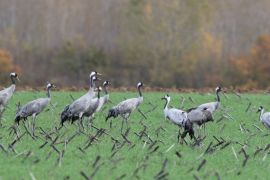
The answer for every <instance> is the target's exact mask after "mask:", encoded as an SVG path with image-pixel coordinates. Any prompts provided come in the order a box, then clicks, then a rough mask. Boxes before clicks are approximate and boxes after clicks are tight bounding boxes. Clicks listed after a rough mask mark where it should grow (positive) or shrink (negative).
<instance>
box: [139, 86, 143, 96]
mask: <svg viewBox="0 0 270 180" xmlns="http://www.w3.org/2000/svg"><path fill="white" fill-rule="evenodd" d="M138 92H139V96H140V97H142V92H141V87H138Z"/></svg>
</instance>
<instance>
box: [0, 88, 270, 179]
mask: <svg viewBox="0 0 270 180" xmlns="http://www.w3.org/2000/svg"><path fill="white" fill-rule="evenodd" d="M44 94H45V93H44V92H37V93H35V92H31V93H30V92H17V93H16V94H15V95H14V96H13V98H12V100H11V101H10V103H9V107H8V108H7V110H6V111H5V113H4V116H3V117H4V120H3V124H4V127H3V128H1V130H0V143H1V145H3V147H4V150H5V151H7V152H5V151H4V150H3V149H1V148H0V167H1V168H0V179H31V178H32V179H37V180H39V179H84V178H85V177H84V175H86V176H88V177H89V178H90V176H91V177H92V178H93V179H121V178H123V179H155V178H156V179H162V178H165V179H180V178H181V179H183V178H187V179H197V178H198V179H219V178H221V179H268V178H269V175H268V171H269V170H270V157H268V154H269V152H270V148H269V147H270V146H267V145H268V144H269V143H270V141H269V139H270V137H269V133H268V130H267V129H266V128H265V127H264V126H263V125H262V124H261V123H260V121H259V114H256V113H255V112H256V111H257V109H258V106H259V105H263V106H264V107H265V109H266V111H267V110H270V97H269V95H267V94H258V95H254V94H243V95H241V98H240V97H238V96H236V95H234V94H227V95H226V96H227V97H225V96H224V95H222V96H221V103H222V108H221V109H220V110H218V111H217V112H216V113H215V115H214V119H215V121H214V122H210V123H208V124H207V126H206V130H205V133H203V131H202V132H201V134H202V135H205V136H206V137H205V139H203V140H202V141H200V142H198V143H197V144H195V143H194V141H192V140H190V139H189V137H187V138H186V141H187V144H180V143H178V140H177V135H178V127H176V126H175V125H173V124H172V123H170V122H169V121H168V120H165V119H164V115H163V105H164V102H163V101H162V100H161V97H162V96H164V94H165V93H144V103H143V104H142V106H140V109H141V110H142V112H144V113H145V114H146V116H147V119H145V118H143V116H142V115H141V114H140V113H139V112H137V111H135V112H134V113H133V114H132V115H131V117H130V121H129V127H130V128H131V129H130V132H129V133H128V135H127V140H125V139H124V137H123V136H122V135H121V133H120V127H121V121H122V120H121V119H120V118H116V119H113V121H112V122H113V124H112V125H113V127H112V128H110V126H109V122H105V116H106V114H107V110H108V108H109V107H111V106H113V105H114V104H117V103H118V102H120V101H122V100H123V99H125V98H129V97H134V96H137V93H123V92H121V93H120V92H119V93H116V92H115V93H111V94H110V99H111V101H112V103H109V104H107V105H106V107H105V109H104V111H102V112H100V113H98V114H96V116H95V119H94V125H95V126H96V127H98V128H103V129H106V133H108V134H110V135H111V136H112V137H113V138H114V139H116V140H112V138H111V136H109V135H106V134H104V133H103V134H102V133H100V134H98V135H96V134H97V130H96V129H94V128H90V127H89V128H86V130H85V132H84V133H82V132H79V131H78V127H77V126H76V125H71V124H69V123H66V128H62V129H61V130H60V131H56V130H55V129H54V127H55V126H58V125H59V113H60V112H61V110H62V109H63V108H64V106H65V105H66V104H68V103H70V102H71V98H70V94H72V96H73V97H75V98H77V97H79V96H80V95H82V94H83V92H80V93H74V92H52V105H53V106H54V108H49V109H50V110H49V111H46V112H43V113H42V114H40V115H39V116H38V118H37V122H36V127H37V129H36V135H38V138H36V139H33V138H32V137H31V136H30V135H29V134H27V133H26V134H25V135H24V136H22V137H21V139H20V140H18V141H17V142H16V143H15V144H14V145H13V146H11V143H12V141H13V140H14V139H16V136H15V135H13V134H9V132H10V130H9V127H10V126H11V125H13V121H14V116H15V110H16V105H15V104H16V103H18V102H21V103H22V104H25V103H26V102H28V101H29V100H32V99H34V98H37V97H42V96H44ZM170 95H171V97H172V102H171V104H170V105H172V106H174V107H180V105H181V103H182V102H183V106H184V109H187V108H190V107H193V106H196V105H199V104H201V103H205V102H210V101H213V100H214V99H215V95H214V94H196V93H186V94H180V93H171V94H170ZM190 97H191V98H190ZM183 98H184V101H183ZM250 103H251V104H250ZM249 105H250V106H249ZM222 117H223V118H222ZM29 120H31V119H29ZM254 125H256V126H257V127H259V128H256V127H255V126H254ZM39 127H42V129H44V131H46V132H47V133H48V134H50V136H51V138H52V139H50V138H48V137H46V135H45V134H44V132H42V130H41V129H40V128H39ZM144 127H146V130H145V131H144V132H145V133H140V132H142V131H143V129H144ZM260 129H261V130H262V131H261V130H260ZM20 130H21V134H23V133H24V132H25V129H24V127H23V125H20ZM99 132H100V131H99ZM136 133H137V135H136ZM74 134H77V135H76V136H73V135H74ZM140 134H141V135H142V136H141V137H139V136H138V135H140ZM72 136H73V137H74V138H71V137H72ZM94 136H96V138H93V137H94ZM214 136H215V137H216V138H217V140H216V139H215V138H214ZM68 139H71V140H70V141H68ZM93 139H94V140H93ZM92 140H93V141H92ZM46 141H47V143H46ZM91 141H92V142H91ZM65 142H66V143H65ZM87 144H88V145H87ZM9 146H10V147H12V148H8V147H9ZM241 149H244V151H245V152H246V155H245V154H244V153H243V152H244V151H243V150H242V151H241ZM258 149H262V150H258ZM57 151H58V152H57ZM234 152H235V153H234Z"/></svg>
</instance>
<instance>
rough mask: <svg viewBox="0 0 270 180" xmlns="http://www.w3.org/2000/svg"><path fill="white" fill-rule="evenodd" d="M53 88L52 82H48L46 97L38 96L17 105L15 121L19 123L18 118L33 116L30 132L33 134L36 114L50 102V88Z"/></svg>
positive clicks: (24, 118)
mask: <svg viewBox="0 0 270 180" xmlns="http://www.w3.org/2000/svg"><path fill="white" fill-rule="evenodd" d="M52 88H55V86H54V84H51V83H48V85H47V97H45V98H39V99H36V100H33V101H30V102H28V103H27V104H25V105H24V106H22V107H19V109H18V112H17V113H16V117H15V122H16V123H17V124H18V125H19V123H20V120H21V119H23V120H26V119H27V118H28V117H29V116H32V117H33V122H32V133H33V135H34V131H35V121H36V117H37V115H39V114H40V113H41V112H42V111H43V110H44V109H45V108H46V107H47V105H48V104H49V103H50V101H51V89H52Z"/></svg>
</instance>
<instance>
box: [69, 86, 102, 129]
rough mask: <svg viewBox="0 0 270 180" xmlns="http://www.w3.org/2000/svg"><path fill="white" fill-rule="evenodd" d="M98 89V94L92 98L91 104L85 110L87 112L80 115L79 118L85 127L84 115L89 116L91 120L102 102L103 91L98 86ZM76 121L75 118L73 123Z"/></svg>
mask: <svg viewBox="0 0 270 180" xmlns="http://www.w3.org/2000/svg"><path fill="white" fill-rule="evenodd" d="M96 91H97V92H98V95H97V97H96V98H94V99H91V100H90V102H89V105H88V107H87V109H86V110H85V112H84V113H83V115H82V117H79V118H78V119H79V120H80V124H81V127H82V128H84V127H83V117H88V118H89V121H90V120H91V118H92V117H93V115H94V113H95V112H96V110H97V108H98V106H99V104H100V92H101V91H102V88H101V87H98V88H96ZM73 122H74V119H73V121H72V123H73Z"/></svg>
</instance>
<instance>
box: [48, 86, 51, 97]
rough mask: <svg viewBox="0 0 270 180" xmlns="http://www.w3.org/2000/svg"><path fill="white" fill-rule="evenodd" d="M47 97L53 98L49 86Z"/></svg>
mask: <svg viewBox="0 0 270 180" xmlns="http://www.w3.org/2000/svg"><path fill="white" fill-rule="evenodd" d="M47 97H48V98H51V88H47Z"/></svg>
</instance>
